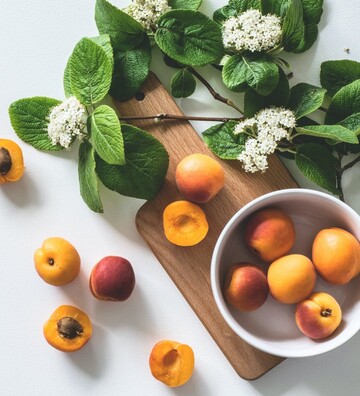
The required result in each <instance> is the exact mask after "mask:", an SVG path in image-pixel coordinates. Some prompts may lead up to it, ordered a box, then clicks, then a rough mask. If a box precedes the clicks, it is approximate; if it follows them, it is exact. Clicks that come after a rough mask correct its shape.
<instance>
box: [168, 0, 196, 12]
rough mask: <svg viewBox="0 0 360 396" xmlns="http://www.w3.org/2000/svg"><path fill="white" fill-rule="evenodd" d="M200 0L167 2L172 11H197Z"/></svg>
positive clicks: (173, 0) (170, 0)
mask: <svg viewBox="0 0 360 396" xmlns="http://www.w3.org/2000/svg"><path fill="white" fill-rule="evenodd" d="M201 3H202V0H169V1H168V4H169V6H170V7H171V8H172V9H173V10H197V9H198V8H199V7H200V6H201Z"/></svg>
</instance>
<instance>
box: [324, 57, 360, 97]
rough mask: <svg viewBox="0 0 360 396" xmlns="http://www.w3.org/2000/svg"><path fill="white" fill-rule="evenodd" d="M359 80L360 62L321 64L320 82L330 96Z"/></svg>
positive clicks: (343, 61) (345, 61) (336, 61)
mask: <svg viewBox="0 0 360 396" xmlns="http://www.w3.org/2000/svg"><path fill="white" fill-rule="evenodd" d="M359 79H360V62H356V61H352V60H347V59H344V60H335V61H326V62H323V63H322V64H321V70H320V81H321V86H322V87H324V88H325V89H326V90H327V91H328V94H329V95H330V96H334V95H335V94H336V93H337V92H338V91H339V90H340V89H341V88H343V87H345V86H346V85H348V84H350V83H352V82H354V81H355V80H359Z"/></svg>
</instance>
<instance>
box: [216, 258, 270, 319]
mask: <svg viewBox="0 0 360 396" xmlns="http://www.w3.org/2000/svg"><path fill="white" fill-rule="evenodd" d="M268 294H269V285H268V282H267V279H266V275H265V273H264V272H263V271H262V270H261V269H260V268H259V267H257V266H255V265H252V264H247V263H239V264H235V265H233V266H232V267H230V269H229V271H228V273H227V276H226V279H225V284H224V297H225V300H226V301H227V302H228V303H229V304H230V305H231V306H233V307H234V308H236V309H239V310H240V311H245V312H246V311H254V310H256V309H258V308H260V307H261V306H262V305H263V304H264V303H265V301H266V299H267V297H268Z"/></svg>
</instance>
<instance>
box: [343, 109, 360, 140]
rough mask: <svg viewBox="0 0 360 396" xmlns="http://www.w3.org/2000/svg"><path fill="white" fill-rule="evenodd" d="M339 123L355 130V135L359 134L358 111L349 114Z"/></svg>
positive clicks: (359, 117) (359, 115)
mask: <svg viewBox="0 0 360 396" xmlns="http://www.w3.org/2000/svg"><path fill="white" fill-rule="evenodd" d="M339 124H340V125H342V126H343V127H345V128H347V129H350V131H353V132H355V135H360V113H355V114H351V115H350V116H349V117H346V118H345V120H342V121H341V122H339Z"/></svg>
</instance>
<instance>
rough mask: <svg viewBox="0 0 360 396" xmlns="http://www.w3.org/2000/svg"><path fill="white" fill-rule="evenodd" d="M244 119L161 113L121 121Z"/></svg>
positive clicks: (121, 117) (122, 118) (224, 120)
mask: <svg viewBox="0 0 360 396" xmlns="http://www.w3.org/2000/svg"><path fill="white" fill-rule="evenodd" d="M243 119H244V117H243V116H242V117H201V116H186V115H177V114H168V113H160V114H156V115H148V116H119V120H120V121H136V120H154V121H155V122H159V121H161V120H186V121H219V122H228V121H241V120H243Z"/></svg>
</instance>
